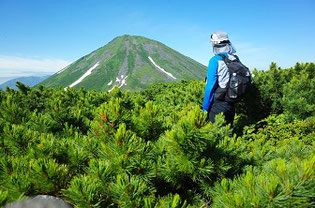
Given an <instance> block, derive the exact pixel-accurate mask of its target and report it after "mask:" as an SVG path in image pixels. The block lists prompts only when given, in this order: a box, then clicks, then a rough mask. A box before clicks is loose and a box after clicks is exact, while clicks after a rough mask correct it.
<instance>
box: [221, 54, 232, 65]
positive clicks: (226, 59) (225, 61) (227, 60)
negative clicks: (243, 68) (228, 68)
mask: <svg viewBox="0 0 315 208" xmlns="http://www.w3.org/2000/svg"><path fill="white" fill-rule="evenodd" d="M218 56H220V57H221V58H223V61H224V63H229V62H231V61H230V60H229V59H228V58H226V56H225V55H223V54H218Z"/></svg>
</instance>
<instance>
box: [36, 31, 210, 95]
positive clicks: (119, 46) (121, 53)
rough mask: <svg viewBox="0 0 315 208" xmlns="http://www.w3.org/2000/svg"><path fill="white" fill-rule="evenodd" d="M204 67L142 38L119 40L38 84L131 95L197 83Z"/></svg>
mask: <svg viewBox="0 0 315 208" xmlns="http://www.w3.org/2000/svg"><path fill="white" fill-rule="evenodd" d="M206 70H207V69H206V67H205V66H204V65H202V64H200V63H198V62H197V61H195V60H193V59H191V58H189V57H187V56H184V55H182V54H181V53H179V52H177V51H175V50H173V49H171V48H169V47H167V46H166V45H164V44H162V43H160V42H158V41H155V40H151V39H148V38H145V37H141V36H129V35H124V36H119V37H116V38H114V39H113V40H112V41H110V42H109V43H108V44H107V45H105V46H103V47H101V48H99V49H97V50H95V51H93V52H91V53H90V54H88V55H86V56H83V57H82V58H80V59H79V60H77V61H75V62H74V63H72V64H70V65H69V66H67V67H66V68H64V69H61V70H60V71H58V72H57V73H55V74H54V75H52V76H51V77H49V78H48V79H46V80H44V81H43V82H42V83H41V84H43V85H45V86H47V87H58V86H60V85H61V86H63V87H64V88H68V87H74V88H80V87H85V88H86V89H90V90H98V91H111V90H113V89H114V88H115V87H119V88H121V89H128V90H131V91H136V90H142V89H145V88H147V87H149V86H151V85H153V84H155V83H161V82H162V83H163V82H178V81H180V80H197V79H203V78H204V77H205V76H206Z"/></svg>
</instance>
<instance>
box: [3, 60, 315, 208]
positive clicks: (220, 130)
mask: <svg viewBox="0 0 315 208" xmlns="http://www.w3.org/2000/svg"><path fill="white" fill-rule="evenodd" d="M314 70H315V65H314V63H305V64H304V63H303V64H299V63H298V64H296V65H295V66H294V67H292V68H289V69H281V68H279V67H278V66H277V65H276V64H274V63H272V64H271V66H270V70H267V71H258V70H254V71H253V73H252V74H253V75H254V77H253V87H252V88H251V89H250V92H249V93H248V95H247V96H246V97H244V98H243V99H242V100H241V101H240V102H238V103H237V104H236V117H235V121H234V126H229V125H225V122H224V119H223V116H222V115H218V116H217V118H216V123H214V124H212V123H210V122H208V121H207V113H205V112H202V110H201V107H202V102H203V93H204V87H205V83H204V82H202V81H180V82H177V83H169V84H157V85H155V86H153V87H150V88H148V89H146V90H143V91H139V92H133V93H129V92H124V91H121V90H119V89H118V88H116V89H114V90H113V91H111V92H110V93H108V92H96V91H87V90H85V89H83V88H81V89H78V90H76V89H72V88H70V89H67V91H64V90H63V88H62V87H60V88H56V89H52V88H45V87H43V86H37V87H36V88H30V87H28V86H25V85H24V84H22V83H18V84H17V86H18V88H19V90H12V89H9V88H7V89H6V90H5V91H2V90H0V207H3V206H5V205H6V204H7V203H10V202H13V201H17V200H23V199H25V198H28V197H32V196H35V195H42V194H44V195H47V194H48V195H52V196H56V197H59V198H62V199H64V200H66V201H67V202H68V203H70V204H72V205H73V206H74V207H79V208H85V207H86V208H88V207H128V208H129V207H144V208H162V207H163V208H164V207H170V208H188V207H190V208H191V207H227V208H230V207H231V208H232V207H244V208H245V207H292V208H293V207H314V206H315V204H314V199H315V190H314V187H315V173H314V170H315V155H314V154H315V150H314V147H315V141H314V138H315V131H314V127H315V116H314V72H315V71H314Z"/></svg>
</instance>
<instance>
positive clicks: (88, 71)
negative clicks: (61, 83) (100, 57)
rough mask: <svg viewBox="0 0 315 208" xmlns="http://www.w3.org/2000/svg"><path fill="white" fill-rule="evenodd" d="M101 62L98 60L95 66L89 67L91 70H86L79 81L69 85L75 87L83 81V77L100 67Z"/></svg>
mask: <svg viewBox="0 0 315 208" xmlns="http://www.w3.org/2000/svg"><path fill="white" fill-rule="evenodd" d="M98 65H99V62H97V63H96V64H94V66H92V67H91V68H89V70H87V72H85V73H84V74H83V75H82V76H81V77H80V78H79V79H78V80H77V81H75V82H73V83H72V84H71V85H69V87H74V86H75V85H77V84H79V83H80V82H82V80H83V79H85V78H86V77H87V76H89V75H90V74H91V73H92V71H93V70H94V69H95V68H96V67H98Z"/></svg>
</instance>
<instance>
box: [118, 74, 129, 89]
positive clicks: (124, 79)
mask: <svg viewBox="0 0 315 208" xmlns="http://www.w3.org/2000/svg"><path fill="white" fill-rule="evenodd" d="M127 77H128V76H126V77H125V78H123V76H121V78H122V80H121V82H120V85H119V88H121V87H122V86H124V85H127V83H126V79H127Z"/></svg>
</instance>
